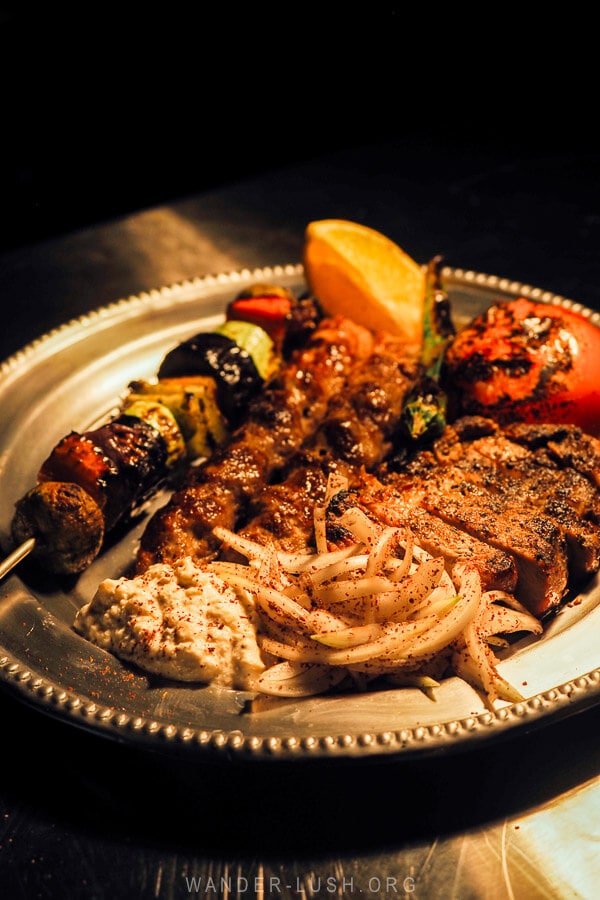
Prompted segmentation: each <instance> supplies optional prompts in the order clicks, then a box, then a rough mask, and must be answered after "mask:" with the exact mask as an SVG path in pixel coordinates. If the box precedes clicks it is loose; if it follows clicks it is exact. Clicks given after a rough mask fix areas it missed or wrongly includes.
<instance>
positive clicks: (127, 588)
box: [74, 557, 265, 689]
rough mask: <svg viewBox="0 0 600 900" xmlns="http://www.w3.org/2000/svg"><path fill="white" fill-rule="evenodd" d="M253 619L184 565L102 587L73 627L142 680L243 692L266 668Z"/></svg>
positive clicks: (227, 593)
mask: <svg viewBox="0 0 600 900" xmlns="http://www.w3.org/2000/svg"><path fill="white" fill-rule="evenodd" d="M253 619H254V613H253V608H252V604H251V601H250V600H245V598H243V597H241V596H240V595H239V594H238V593H237V592H236V591H234V590H233V589H232V588H230V587H229V586H228V585H227V584H226V583H225V582H224V581H222V580H221V579H220V578H219V577H218V576H217V575H215V574H214V573H212V572H211V571H210V569H209V568H202V567H201V566H198V565H196V564H195V563H194V562H193V561H192V559H190V558H189V557H184V558H183V559H181V560H180V561H178V562H177V563H176V564H175V565H173V566H168V565H162V564H158V565H154V566H150V568H149V569H148V570H147V571H146V572H144V574H143V575H136V576H135V577H134V578H131V579H127V578H119V579H117V580H114V579H111V578H107V579H105V580H104V581H103V582H102V583H101V584H100V585H99V587H98V589H97V591H96V594H95V596H94V597H93V599H92V600H91V601H90V602H89V603H87V604H86V605H85V606H82V607H81V609H80V610H79V612H78V613H77V616H76V618H75V623H74V625H75V628H76V629H77V631H79V632H80V633H81V634H82V635H83V636H84V637H86V638H87V639H88V640H90V641H92V643H94V644H97V645H98V646H99V647H102V648H103V649H104V650H108V651H109V652H111V653H114V655H115V656H118V657H120V658H121V659H123V660H126V661H129V662H133V663H135V664H136V665H138V666H139V667H140V668H141V669H143V670H145V671H147V672H151V673H153V674H157V675H163V676H165V677H167V678H173V679H176V680H177V681H200V682H204V683H208V682H214V683H216V684H221V685H226V686H229V687H234V688H240V689H244V688H251V687H252V683H253V679H254V678H255V677H256V676H257V675H260V673H261V672H262V671H263V670H264V668H265V666H264V663H263V661H262V659H261V655H260V651H259V649H258V645H257V643H256V632H255V628H254V624H253Z"/></svg>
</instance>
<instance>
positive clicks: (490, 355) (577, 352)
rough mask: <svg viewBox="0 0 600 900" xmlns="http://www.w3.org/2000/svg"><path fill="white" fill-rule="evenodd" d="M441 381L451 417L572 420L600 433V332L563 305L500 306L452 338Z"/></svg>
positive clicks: (517, 303)
mask: <svg viewBox="0 0 600 900" xmlns="http://www.w3.org/2000/svg"><path fill="white" fill-rule="evenodd" d="M442 383H443V385H444V388H445V390H446V392H447V394H448V397H449V406H450V410H451V414H452V415H485V416H490V417H492V418H494V419H496V421H498V422H500V424H510V423H511V422H515V421H522V422H561V423H572V424H574V425H578V426H580V427H581V428H582V429H583V430H584V431H586V432H588V433H589V434H593V435H596V436H600V329H599V328H597V327H596V326H595V325H593V324H592V323H591V322H590V321H589V320H588V319H587V318H586V317H585V316H583V315H580V314H579V313H577V312H575V311H573V310H568V309H565V308H563V307H560V306H551V305H549V304H547V303H542V302H535V301H532V300H528V299H526V298H524V297H519V298H517V299H515V300H507V301H499V302H497V303H494V304H493V305H492V306H490V307H489V309H487V310H486V312H484V313H482V314H481V315H479V316H477V317H476V318H475V319H473V321H472V322H471V323H470V324H469V325H468V326H467V327H466V328H464V329H462V330H461V331H460V332H459V334H458V335H457V336H456V337H455V338H454V340H453V341H452V343H451V345H450V346H449V348H448V350H447V352H446V356H445V359H444V366H443V373H442Z"/></svg>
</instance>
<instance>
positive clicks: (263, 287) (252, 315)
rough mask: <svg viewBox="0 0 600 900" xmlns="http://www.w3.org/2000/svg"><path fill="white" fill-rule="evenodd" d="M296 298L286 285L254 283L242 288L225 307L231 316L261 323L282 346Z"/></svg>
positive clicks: (278, 344)
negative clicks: (244, 288) (245, 288)
mask: <svg viewBox="0 0 600 900" xmlns="http://www.w3.org/2000/svg"><path fill="white" fill-rule="evenodd" d="M296 303H297V301H296V298H295V296H294V294H293V293H292V292H291V291H289V290H287V288H283V287H279V286H277V285H272V284H255V285H252V286H251V287H249V288H248V289H247V290H244V291H241V292H240V293H239V294H238V296H237V297H236V298H235V300H232V301H231V303H230V304H229V306H228V307H227V310H226V316H227V319H228V320H232V319H235V320H237V321H242V322H250V323H251V324H252V325H259V326H260V327H261V328H262V329H264V331H266V332H267V334H268V335H269V336H270V338H271V340H272V341H273V342H274V343H275V344H276V345H277V346H279V347H281V344H282V342H283V339H284V336H285V333H286V330H287V325H288V322H289V319H290V316H291V314H292V310H293V308H294V306H295V305H296Z"/></svg>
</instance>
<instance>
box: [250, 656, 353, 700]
mask: <svg viewBox="0 0 600 900" xmlns="http://www.w3.org/2000/svg"><path fill="white" fill-rule="evenodd" d="M344 676H345V673H344V671H343V669H342V670H340V669H333V668H332V667H331V666H320V665H314V664H312V663H308V664H307V663H294V662H288V661H286V662H281V663H276V664H275V665H274V666H271V667H270V668H269V669H267V670H266V672H263V673H262V674H261V675H260V676H259V677H258V678H257V679H256V682H255V685H256V689H257V690H259V691H261V692H262V693H263V694H270V695H272V696H274V697H311V696H314V695H315V694H323V693H324V692H325V691H328V690H330V689H331V688H332V687H334V686H335V685H336V684H339V683H340V681H341V680H342V679H343V678H344Z"/></svg>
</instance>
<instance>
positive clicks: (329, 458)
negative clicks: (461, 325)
mask: <svg viewBox="0 0 600 900" xmlns="http://www.w3.org/2000/svg"><path fill="white" fill-rule="evenodd" d="M417 377H418V363H417V362H416V361H415V360H413V359H411V358H408V357H407V351H406V345H405V343H404V342H403V341H401V340H399V339H398V338H395V337H393V336H391V335H378V336H377V338H376V343H375V346H374V348H373V353H372V354H371V355H370V356H369V358H368V359H366V360H365V361H364V362H363V364H362V365H360V366H358V367H356V368H355V369H354V370H353V371H352V372H351V374H350V376H349V378H348V381H347V383H346V385H345V389H344V391H343V392H340V393H338V394H336V395H334V396H332V398H331V400H330V402H329V406H328V409H327V413H326V415H325V416H324V418H323V420H322V421H321V423H320V425H319V426H318V428H317V429H316V431H315V433H314V434H313V435H311V436H310V437H309V438H307V439H306V440H305V441H304V444H303V446H302V447H301V449H300V450H299V451H298V452H297V453H296V454H295V455H294V456H292V457H291V458H290V459H289V460H288V461H287V463H286V465H285V466H284V467H283V468H282V469H281V470H280V471H277V472H273V473H272V481H271V483H270V484H268V485H266V486H265V487H264V489H263V490H262V491H261V492H260V493H258V494H257V495H256V496H255V497H254V499H253V500H252V501H251V503H250V505H249V507H248V521H247V523H246V525H245V526H242V528H241V529H240V531H241V533H242V534H243V535H244V537H248V538H250V539H252V540H255V541H258V542H259V543H263V544H264V543H267V542H268V541H271V540H275V541H277V543H278V544H279V546H281V547H283V548H284V549H286V550H294V549H297V548H299V547H303V546H307V545H308V546H310V545H311V541H312V539H313V533H312V532H313V522H314V519H313V511H314V506H315V504H320V503H322V502H323V500H324V498H325V492H326V488H327V481H328V477H329V475H331V474H337V475H340V476H344V477H346V478H347V479H348V480H349V482H350V483H354V481H355V480H356V478H357V477H360V475H361V474H362V472H363V471H369V470H371V469H372V468H373V467H375V466H376V465H378V464H379V463H381V461H382V460H383V459H385V457H386V456H387V455H388V454H389V453H390V452H391V451H392V449H393V447H394V445H395V441H396V439H397V437H398V435H397V431H398V423H399V420H400V415H401V412H402V409H403V405H404V398H405V397H406V394H407V392H408V391H409V390H410V388H411V387H412V385H413V384H414V383H415V380H416V379H417Z"/></svg>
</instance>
